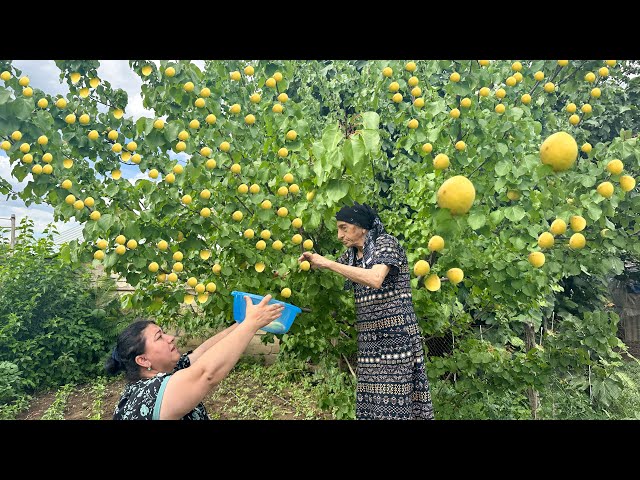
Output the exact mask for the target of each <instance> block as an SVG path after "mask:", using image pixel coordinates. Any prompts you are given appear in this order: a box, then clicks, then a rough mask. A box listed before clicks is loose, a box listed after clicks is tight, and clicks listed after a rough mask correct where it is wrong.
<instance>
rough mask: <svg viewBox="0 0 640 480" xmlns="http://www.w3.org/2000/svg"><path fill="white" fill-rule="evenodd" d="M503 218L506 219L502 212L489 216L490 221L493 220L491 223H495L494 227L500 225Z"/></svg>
mask: <svg viewBox="0 0 640 480" xmlns="http://www.w3.org/2000/svg"><path fill="white" fill-rule="evenodd" d="M503 218H504V212H503V211H502V210H494V211H493V212H491V213H490V214H489V219H490V220H491V223H493V224H494V225H497V224H498V223H500V221H502V219H503Z"/></svg>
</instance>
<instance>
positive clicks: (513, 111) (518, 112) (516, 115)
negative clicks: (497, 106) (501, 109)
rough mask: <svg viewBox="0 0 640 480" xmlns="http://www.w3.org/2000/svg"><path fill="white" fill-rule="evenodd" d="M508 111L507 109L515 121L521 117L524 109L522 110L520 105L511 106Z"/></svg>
mask: <svg viewBox="0 0 640 480" xmlns="http://www.w3.org/2000/svg"><path fill="white" fill-rule="evenodd" d="M508 111H509V116H510V117H511V119H512V120H513V121H515V122H517V121H518V120H520V119H521V118H522V115H523V114H524V110H522V109H521V108H520V107H512V108H510V109H509V110H508Z"/></svg>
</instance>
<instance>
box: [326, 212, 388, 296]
mask: <svg viewBox="0 0 640 480" xmlns="http://www.w3.org/2000/svg"><path fill="white" fill-rule="evenodd" d="M336 220H341V221H343V222H347V223H350V224H352V225H357V226H358V227H361V228H364V229H366V230H368V232H367V235H366V236H365V239H364V247H363V248H362V253H363V256H362V265H363V267H364V268H367V267H369V265H371V263H372V262H373V252H374V250H375V244H376V239H377V238H378V237H379V236H380V235H382V234H383V233H387V232H386V230H385V229H384V225H383V224H382V222H381V221H380V217H379V216H378V212H376V211H375V210H374V209H373V208H372V207H370V206H369V205H367V204H366V203H363V204H360V203H358V202H354V204H353V206H351V207H349V206H347V205H345V206H344V207H342V208H341V209H340V211H339V212H338V213H336ZM357 251H358V249H357V248H356V247H351V248H350V249H349V259H348V261H347V265H351V266H355V260H356V253H357ZM352 288H353V282H352V281H351V280H349V279H347V280H346V281H345V282H344V289H345V290H351V289H352Z"/></svg>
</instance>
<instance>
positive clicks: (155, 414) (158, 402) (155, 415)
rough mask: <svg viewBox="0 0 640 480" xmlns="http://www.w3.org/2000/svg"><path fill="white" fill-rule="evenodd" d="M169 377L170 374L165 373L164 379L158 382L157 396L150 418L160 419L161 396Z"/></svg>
mask: <svg viewBox="0 0 640 480" xmlns="http://www.w3.org/2000/svg"><path fill="white" fill-rule="evenodd" d="M170 378H171V375H167V376H166V377H164V380H162V383H161V384H160V390H158V396H157V397H156V404H155V406H154V407H153V417H152V420H160V407H161V406H162V397H163V396H164V389H165V388H166V386H167V382H168V381H169V379H170Z"/></svg>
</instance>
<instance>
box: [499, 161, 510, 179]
mask: <svg viewBox="0 0 640 480" xmlns="http://www.w3.org/2000/svg"><path fill="white" fill-rule="evenodd" d="M510 171H511V162H509V161H507V160H500V161H499V162H498V163H497V164H496V175H498V176H499V177H504V176H505V175H506V174H507V173H509V172H510Z"/></svg>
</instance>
